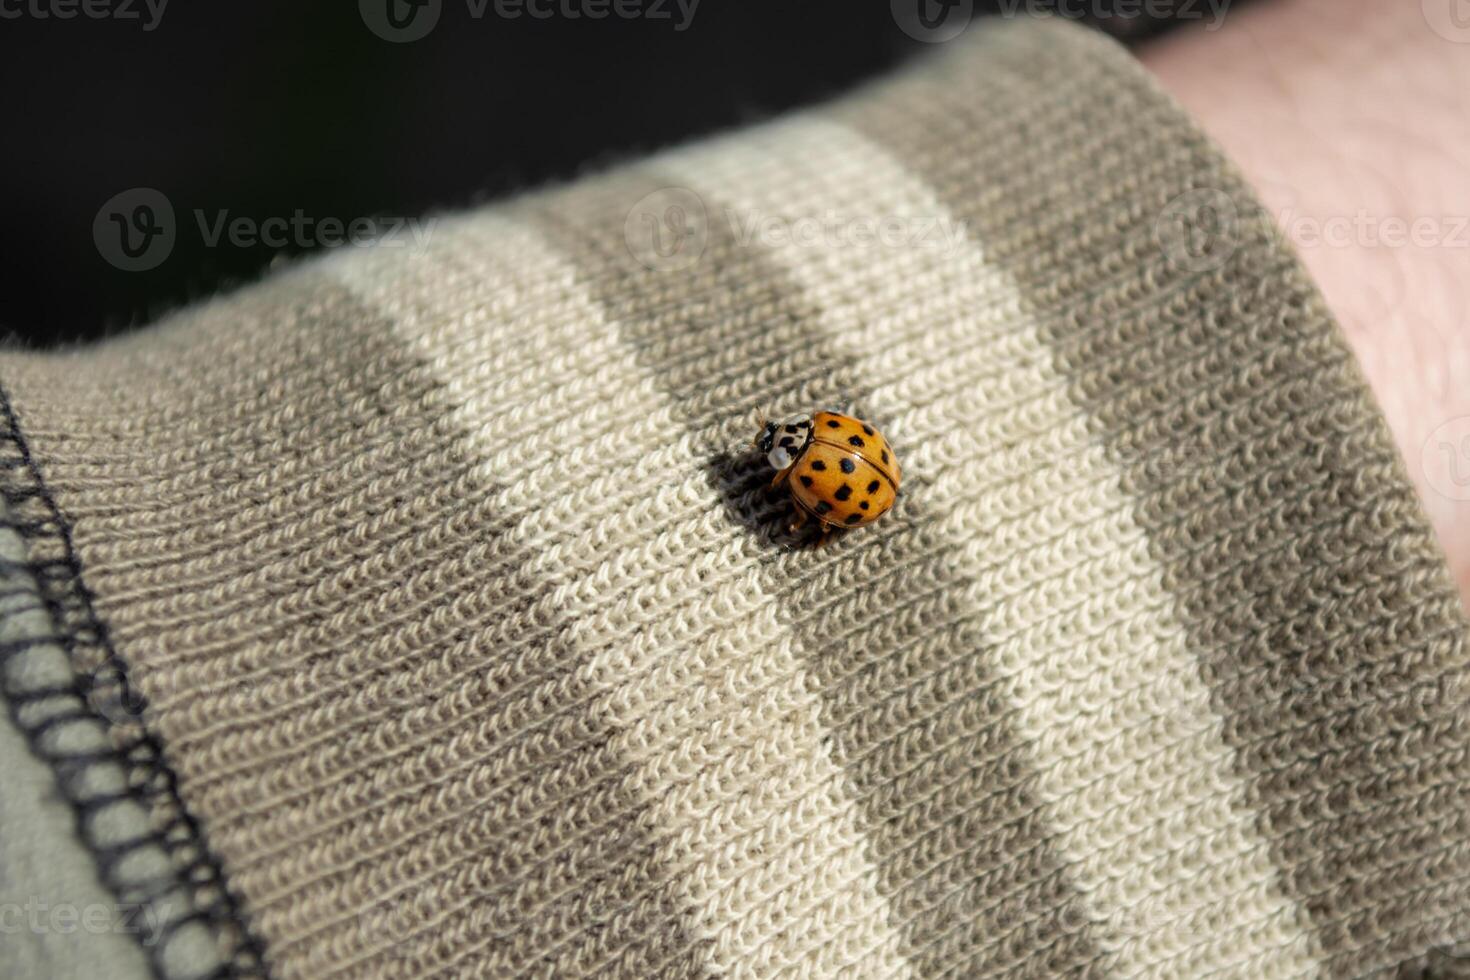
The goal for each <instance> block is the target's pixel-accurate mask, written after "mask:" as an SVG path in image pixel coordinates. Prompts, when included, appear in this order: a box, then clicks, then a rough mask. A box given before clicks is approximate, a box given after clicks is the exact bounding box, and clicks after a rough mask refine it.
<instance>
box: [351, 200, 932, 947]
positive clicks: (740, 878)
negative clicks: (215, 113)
mask: <svg viewBox="0 0 1470 980" xmlns="http://www.w3.org/2000/svg"><path fill="white" fill-rule="evenodd" d="M455 235H459V236H464V241H465V242H469V241H471V240H474V241H475V242H476V244H475V245H473V246H472V247H470V248H469V249H468V250H470V251H473V250H474V249H484V248H486V247H487V246H491V247H493V248H494V250H495V252H496V255H497V256H498V257H500V258H501V259H502V260H503V261H504V262H506V263H507V265H510V264H514V265H515V266H516V268H517V274H516V276H515V281H513V282H512V281H507V282H505V283H501V284H496V283H494V282H493V281H492V283H491V286H492V288H489V289H487V294H488V295H491V296H496V297H497V299H495V300H493V301H492V302H493V303H495V305H496V306H497V307H498V309H497V310H496V311H494V315H488V314H487V315H486V316H483V317H478V316H477V317H474V318H466V317H453V316H436V315H434V313H433V303H434V302H435V297H434V296H433V295H432V291H431V290H430V291H427V292H422V293H420V294H416V295H412V296H405V295H404V294H403V292H402V290H401V285H400V284H397V283H392V282H389V281H387V280H386V279H385V278H384V277H382V276H381V275H379V274H378V271H377V270H375V269H373V268H372V267H371V266H370V265H367V264H361V263H359V264H345V263H344V264H343V265H342V266H340V268H339V269H338V275H339V276H341V277H342V279H343V281H345V282H347V283H348V284H349V286H350V287H351V288H352V289H354V290H355V291H357V292H359V294H361V295H362V296H364V297H365V298H368V299H369V300H370V302H372V304H373V305H374V306H376V307H378V308H380V309H385V310H389V311H392V312H394V313H395V316H394V319H395V321H396V324H397V328H398V329H399V331H400V332H401V333H402V335H403V337H404V339H405V340H406V341H407V342H408V343H410V344H411V345H413V347H414V348H415V349H416V350H417V351H418V352H419V353H420V355H421V356H422V357H423V358H424V359H425V360H426V361H428V362H429V363H430V364H431V365H433V367H434V370H435V371H436V373H437V374H438V375H439V376H440V377H441V378H442V379H444V381H445V383H446V384H447V385H448V388H449V390H450V392H451V401H452V402H453V403H454V404H455V406H456V408H455V410H454V416H455V421H456V422H457V423H458V425H459V426H460V427H461V428H463V429H464V430H465V431H467V432H469V433H471V434H472V436H473V438H474V440H475V442H476V444H477V445H478V446H479V448H480V452H481V460H482V462H481V467H482V469H483V474H482V476H483V478H484V479H486V480H487V481H493V482H497V483H500V484H502V485H503V486H504V490H503V495H504V499H505V500H506V501H507V510H508V517H509V518H510V519H511V520H512V521H513V522H514V526H513V529H512V530H511V531H510V532H509V533H510V534H511V535H512V536H513V537H517V538H523V539H525V540H528V541H531V542H534V544H535V547H534V548H533V549H532V551H531V558H530V561H529V562H528V565H527V567H526V570H525V573H524V574H526V575H529V576H536V577H540V578H542V579H543V580H544V581H546V582H547V583H548V587H550V588H553V589H555V590H556V594H557V597H558V599H559V611H560V613H561V614H562V615H563V616H565V617H567V618H568V619H569V620H571V621H572V622H573V624H574V625H573V627H572V630H571V634H570V636H571V642H573V643H575V644H577V645H578V646H579V647H580V648H581V649H582V650H583V651H584V653H585V655H586V667H585V670H584V671H583V675H584V676H583V677H581V678H580V679H581V680H582V681H584V682H585V683H586V684H587V685H588V686H589V687H590V688H591V689H592V690H594V691H595V692H597V695H596V700H597V704H596V705H595V707H594V708H590V709H589V710H596V711H597V712H599V714H601V715H602V716H604V717H607V718H609V719H610V721H611V724H612V727H613V729H614V730H615V732H616V734H615V735H614V737H613V739H612V745H611V750H612V751H613V753H614V754H615V755H616V756H618V757H619V758H622V759H625V760H627V762H628V763H629V764H630V765H632V766H634V767H636V769H637V771H638V773H639V777H638V778H637V780H636V782H637V785H638V787H639V789H640V790H641V792H642V795H643V799H644V800H645V803H646V805H647V807H648V811H649V815H648V820H649V823H650V825H651V828H652V829H651V833H652V834H653V835H654V836H655V838H656V839H657V840H658V841H659V847H660V848H661V849H662V850H663V851H664V853H665V858H666V863H667V864H668V866H669V867H671V868H674V869H677V874H676V875H675V879H674V882H673V884H674V885H675V887H677V888H681V889H683V890H684V892H685V894H686V895H687V900H688V905H689V908H690V910H691V917H692V920H693V921H692V923H691V924H690V929H691V931H692V932H693V933H694V934H695V936H696V938H700V939H705V940H708V947H707V950H708V956H709V966H710V968H711V969H712V970H714V971H715V972H719V973H728V974H730V975H734V976H769V975H775V974H780V973H784V972H792V973H802V972H809V973H814V974H816V975H829V974H836V973H840V972H842V971H843V970H845V969H846V970H851V969H852V968H853V967H854V965H855V964H856V963H861V964H862V965H863V968H864V971H865V972H870V973H872V974H874V975H897V976H903V975H905V974H906V965H905V963H904V962H903V959H902V957H901V956H900V955H899V954H898V952H897V942H896V937H895V936H894V934H893V933H892V931H891V930H890V929H889V928H888V927H887V924H886V922H887V920H886V910H885V906H884V903H883V900H882V899H881V898H880V897H879V896H878V894H877V892H876V887H875V884H874V881H875V876H874V873H873V869H872V867H871V866H870V865H869V864H868V863H867V862H866V860H865V858H864V855H863V848H862V839H861V835H860V834H859V833H858V831H857V828H856V826H855V822H854V818H853V813H852V806H851V803H850V801H848V800H847V799H846V798H845V796H844V792H843V783H842V776H841V772H840V771H839V769H838V768H837V767H836V766H835V765H834V763H833V762H832V760H831V758H830V757H829V755H828V752H827V749H826V747H825V745H824V742H823V732H822V728H821V725H820V722H819V719H818V706H817V704H816V699H815V697H814V695H813V694H811V693H810V691H809V690H808V685H807V684H806V683H805V682H804V679H803V676H802V674H801V671H800V669H799V665H798V664H797V662H796V660H795V658H794V655H793V651H792V644H791V640H790V637H789V636H788V635H786V634H785V632H784V630H783V629H782V628H781V627H780V626H779V624H778V623H777V620H776V617H775V615H774V612H773V610H772V606H771V603H770V602H769V599H768V597H767V596H765V595H764V594H763V593H762V590H761V589H760V587H759V580H758V578H757V577H756V574H755V572H754V571H753V564H752V563H751V562H750V560H749V556H748V555H742V554H741V552H742V550H744V548H745V546H746V545H745V538H746V535H745V532H744V531H743V529H741V528H739V527H737V526H735V525H734V524H733V522H731V521H729V520H728V519H726V518H725V517H724V516H723V515H722V514H720V513H719V512H718V509H717V508H713V507H711V504H710V501H709V490H708V485H707V481H706V478H705V474H704V472H703V470H702V469H701V466H700V461H699V459H698V458H697V457H696V456H695V454H693V453H692V452H691V445H690V439H689V437H688V436H686V435H681V434H680V433H681V426H680V425H679V424H678V422H677V420H676V413H675V409H674V407H673V406H672V405H671V404H670V403H669V402H668V400H667V398H666V397H664V396H663V395H662V394H660V392H659V390H658V389H657V387H656V386H655V385H654V383H653V382H652V380H651V379H650V378H649V377H648V376H647V375H646V373H645V372H644V371H643V370H642V369H641V368H640V367H639V365H638V363H637V361H636V359H635V357H634V356H633V354H632V353H631V352H630V351H628V350H627V349H626V348H625V347H624V346H623V345H622V344H620V343H619V340H618V330H617V328H616V324H613V323H609V322H608V320H607V318H606V315H605V314H604V312H603V311H602V309H601V308H600V307H599V305H598V304H596V303H595V302H594V301H593V300H592V298H591V297H590V296H588V295H587V293H586V292H585V290H584V289H583V288H582V287H581V286H580V285H579V284H578V281H577V270H576V269H575V268H574V267H573V266H571V265H570V264H567V263H566V262H565V261H564V260H562V259H560V258H559V257H557V256H556V255H555V254H553V253H552V252H551V251H550V250H548V249H547V248H546V247H545V246H544V245H543V244H541V243H540V242H539V241H538V240H537V239H536V237H535V236H534V234H533V233H532V232H530V231H529V230H528V229H526V228H524V227H521V226H518V225H516V224H514V223H512V222H511V221H508V220H505V219H503V218H501V217H499V216H496V215H494V214H491V215H487V216H484V217H481V218H477V219H473V220H471V221H470V222H468V223H466V224H465V225H464V226H463V227H462V228H460V229H457V230H447V229H441V237H442V239H443V240H444V242H445V247H446V248H450V249H453V248H454V246H455V239H454V238H453V237H452V236H455ZM492 243H493V245H492ZM484 271H485V273H486V275H488V276H494V275H495V269H494V266H493V264H492V265H491V266H489V267H487V268H486V269H485V270H484ZM530 282H534V283H540V284H542V286H543V287H544V289H545V292H544V294H542V295H537V296H534V297H531V296H526V295H522V294H520V293H518V292H517V285H518V284H519V286H520V288H522V289H524V284H525V283H530ZM496 285H500V286H502V287H503V288H502V289H496V288H493V287H494V286H496ZM424 304H427V309H428V311H429V313H428V315H427V316H421V315H418V314H416V313H415V312H414V308H415V307H422V306H423V305H424ZM520 310H531V311H533V312H534V314H535V315H536V316H537V319H536V320H535V321H534V322H523V321H521V320H519V319H518V315H519V314H518V311H520ZM532 367H535V368H537V369H538V371H539V372H541V373H540V375H539V376H542V377H547V379H548V381H547V384H545V385H544V386H543V389H542V390H541V391H539V392H537V393H535V394H533V395H532V396H530V397H527V396H526V395H525V394H524V393H523V392H522V391H521V390H520V389H516V390H514V391H507V390H505V389H506V385H507V384H511V383H514V381H515V380H516V379H519V378H521V377H523V376H524V373H525V372H526V371H528V370H529V369H531V368H532ZM548 370H549V375H548V374H546V373H545V372H547V371H548ZM610 392H611V393H614V394H612V396H611V397H609V393H610ZM512 405H513V406H515V407H514V408H512V407H510V406H512ZM548 418H550V419H554V420H555V421H554V423H553V424H550V425H547V424H546V421H545V420H546V419H548ZM648 474H658V477H657V478H656V480H651V479H650V478H649V476H648ZM629 584H633V585H634V587H633V588H628V587H627V586H628V585H629ZM618 586H622V588H618ZM653 596H658V597H659V602H658V604H657V607H656V609H655V608H654V606H653V603H652V602H651V598H652V597H653ZM619 636H629V637H631V638H632V639H631V640H629V641H626V642H620V643H614V642H609V641H608V639H607V638H609V637H619Z"/></svg>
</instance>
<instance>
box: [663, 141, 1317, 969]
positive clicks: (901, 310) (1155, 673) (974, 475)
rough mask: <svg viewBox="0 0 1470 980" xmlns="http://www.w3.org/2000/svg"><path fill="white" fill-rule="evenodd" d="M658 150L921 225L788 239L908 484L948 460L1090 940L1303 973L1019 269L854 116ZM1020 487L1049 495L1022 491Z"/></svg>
mask: <svg viewBox="0 0 1470 980" xmlns="http://www.w3.org/2000/svg"><path fill="white" fill-rule="evenodd" d="M757 161H761V166H760V167H757V166H756V164H757ZM665 165H666V166H669V167H673V168H677V170H676V172H677V173H679V174H682V175H684V176H685V177H687V178H688V179H690V180H694V179H695V178H696V177H698V178H699V179H700V180H702V181H703V184H702V186H708V187H712V188H714V189H715V190H716V192H717V193H719V194H720V195H721V197H722V198H724V199H725V200H728V201H731V202H732V203H734V205H735V206H736V207H737V208H741V209H744V210H745V211H746V212H747V214H746V220H747V221H748V220H749V218H750V217H751V216H752V215H764V216H767V217H775V218H779V219H781V220H783V221H794V220H795V219H800V218H810V217H814V216H821V215H826V214H829V213H830V214H833V215H842V216H846V217H847V218H848V219H854V220H855V219H863V218H867V219H870V220H871V219H892V220H895V221H899V222H903V225H902V227H904V228H906V229H908V233H909V234H911V235H919V234H924V232H923V231H922V229H925V228H926V227H927V228H928V229H929V231H928V232H927V234H928V236H929V237H928V238H927V240H925V241H922V242H920V243H918V244H913V243H912V241H913V240H912V239H911V243H910V244H909V245H907V246H899V247H894V248H885V247H882V246H874V247H853V246H849V247H841V246H837V247H835V248H834V247H831V246H817V247H811V246H807V245H801V244H788V245H785V246H784V247H779V252H780V255H781V258H782V259H783V261H784V263H785V264H786V267H787V268H788V269H789V270H790V271H791V273H792V274H793V275H794V276H796V278H797V279H798V280H799V281H800V282H801V283H802V285H803V286H804V287H805V288H806V289H807V291H808V293H809V294H810V295H811V296H812V297H813V298H814V299H815V301H816V302H817V304H818V306H819V307H820V309H821V321H820V328H821V329H822V330H823V332H825V333H826V334H828V335H829V336H833V337H837V338H841V339H842V340H843V341H845V342H846V343H848V344H849V345H850V346H851V347H852V349H854V350H856V351H860V352H863V353H864V354H865V356H864V357H863V358H862V359H861V360H860V362H859V364H860V370H862V371H863V372H864V373H865V374H866V375H867V376H869V377H871V378H873V379H874V383H875V385H876V386H877V387H876V395H877V396H878V397H880V398H881V399H882V401H883V404H884V405H886V406H889V407H890V411H891V412H892V418H893V421H894V429H895V431H894V433H893V434H891V436H890V438H892V439H894V440H898V439H903V440H904V441H903V442H901V443H899V445H902V446H904V447H906V452H905V455H904V457H903V458H904V461H905V464H906V465H905V468H906V471H907V472H908V473H909V474H911V479H916V478H917V476H918V474H922V473H925V472H926V471H927V472H930V473H933V476H932V478H931V479H930V480H929V481H928V482H927V483H926V485H925V486H924V487H923V498H922V499H923V500H924V502H925V503H926V504H927V505H929V506H931V507H934V508H938V509H939V511H940V513H942V514H943V515H944V519H943V523H942V524H941V526H940V527H939V528H938V529H936V530H937V532H938V533H939V534H941V535H946V534H947V535H953V536H955V537H956V538H957V539H961V540H967V541H970V542H973V546H972V547H967V548H962V549H960V550H959V552H958V553H957V557H958V558H959V562H958V569H957V570H958V571H960V572H961V573H962V574H964V575H966V576H968V578H969V580H970V581H971V582H972V583H974V586H973V587H972V588H970V589H969V590H967V593H966V595H965V597H964V598H965V600H966V601H967V602H968V603H969V604H971V605H973V606H974V607H975V608H978V609H981V610H983V612H984V613H985V616H986V620H985V621H986V622H987V624H988V629H987V631H988V632H990V633H992V635H994V636H995V642H996V650H995V652H994V658H995V661H996V663H997V665H998V670H999V680H1000V684H999V686H1000V688H1001V690H1002V691H1004V694H1005V696H1006V698H1007V700H1008V701H1009V702H1010V703H1011V704H1013V705H1014V706H1015V719H1016V723H1017V724H1018V726H1019V728H1020V733H1021V735H1022V736H1023V737H1024V738H1026V739H1027V741H1028V742H1029V743H1030V744H1031V745H1032V746H1033V747H1034V751H1035V753H1036V756H1035V760H1034V763H1033V764H1034V766H1035V770H1036V773H1037V783H1038V786H1039V787H1040V792H1041V794H1042V798H1043V799H1044V800H1045V802H1046V804H1047V806H1048V809H1049V812H1050V822H1051V824H1052V826H1053V827H1054V828H1055V833H1056V840H1057V844H1058V846H1059V847H1060V848H1061V850H1062V852H1063V853H1064V854H1065V856H1066V860H1067V863H1068V866H1069V873H1071V874H1073V875H1075V876H1076V880H1077V881H1078V885H1079V887H1080V888H1081V889H1082V890H1083V892H1084V893H1085V894H1086V895H1087V899H1088V905H1089V907H1090V909H1091V911H1092V913H1093V914H1094V915H1095V916H1097V917H1098V918H1099V919H1100V920H1101V923H1102V925H1101V929H1100V931H1099V932H1098V933H1096V938H1097V941H1098V942H1099V943H1100V944H1101V945H1102V947H1103V949H1104V950H1105V951H1106V952H1107V953H1108V954H1110V955H1111V956H1112V958H1113V963H1114V965H1115V966H1116V967H1117V968H1118V969H1119V970H1120V972H1122V973H1124V974H1127V975H1143V974H1145V973H1155V974H1175V975H1185V976H1198V975H1203V974H1204V973H1206V972H1209V971H1211V970H1219V969H1221V968H1226V972H1231V973H1235V974H1238V975H1241V976H1255V977H1260V976H1303V975H1311V974H1312V973H1313V972H1314V968H1313V963H1312V960H1311V957H1310V950H1309V948H1308V943H1307V941H1306V935H1305V934H1304V932H1303V931H1302V929H1301V928H1300V926H1299V925H1298V924H1297V918H1298V916H1299V910H1298V909H1297V908H1296V907H1295V906H1294V905H1293V903H1291V902H1289V901H1287V900H1285V899H1283V897H1282V896H1281V895H1280V893H1279V891H1278V890H1277V889H1276V887H1275V884H1274V881H1273V868H1272V865H1271V862H1270V860H1269V855H1268V852H1267V850H1266V848H1265V846H1264V844H1263V842H1262V840H1261V839H1260V837H1259V836H1258V835H1257V834H1256V833H1255V830H1254V828H1253V826H1252V820H1253V819H1254V812H1253V811H1252V810H1251V808H1250V807H1249V806H1248V805H1247V803H1246V796H1245V787H1244V785H1243V784H1242V782H1241V781H1240V780H1239V779H1237V778H1236V777H1235V776H1234V774H1233V772H1232V769H1231V765H1232V761H1233V760H1232V758H1231V753H1230V751H1229V749H1228V748H1227V747H1226V745H1225V743H1224V741H1223V738H1222V734H1221V722H1220V719H1219V718H1218V717H1217V716H1215V715H1214V714H1213V713H1212V711H1211V709H1210V703H1209V695H1208V689H1207V688H1206V686H1205V685H1204V683H1203V681H1202V680H1201V679H1200V677H1199V675H1198V669H1197V666H1196V662H1195V659H1194V657H1193V656H1192V654H1191V652H1190V650H1189V648H1188V646H1187V643H1186V636H1185V633H1184V630H1183V628H1182V626H1181V625H1180V623H1179V620H1178V618H1177V616H1176V613H1175V609H1174V608H1173V603H1172V600H1171V597H1170V596H1169V594H1168V592H1167V591H1166V589H1165V588H1164V585H1163V581H1162V578H1163V571H1162V569H1161V568H1160V567H1159V566H1158V565H1157V563H1155V562H1154V561H1153V560H1152V559H1151V558H1150V555H1149V552H1148V541H1147V538H1146V537H1145V535H1144V534H1143V532H1142V531H1141V530H1140V528H1139V527H1138V525H1137V524H1136V523H1135V522H1134V521H1133V519H1132V515H1131V512H1130V506H1131V501H1130V500H1129V498H1128V496H1127V494H1126V493H1125V492H1124V490H1123V489H1122V486H1121V474H1120V472H1119V470H1118V468H1117V467H1116V466H1115V465H1114V464H1113V463H1112V462H1111V461H1110V460H1108V459H1107V458H1106V457H1105V455H1104V454H1103V452H1102V451H1101V449H1100V448H1099V447H1098V446H1097V444H1096V442H1095V441H1094V440H1093V438H1092V435H1091V429H1090V420H1089V419H1088V418H1087V416H1086V414H1085V412H1084V411H1083V410H1082V409H1081V408H1080V407H1079V406H1077V405H1076V404H1074V403H1073V401H1072V400H1071V398H1070V397H1069V392H1068V388H1067V379H1066V377H1065V376H1064V375H1062V374H1061V373H1060V372H1058V371H1057V370H1056V369H1055V368H1054V367H1053V366H1052V363H1051V352H1050V349H1049V348H1048V347H1047V344H1046V341H1045V338H1044V337H1043V336H1041V335H1040V333H1039V331H1038V329H1037V325H1036V322H1035V320H1034V318H1033V317H1032V316H1030V315H1029V314H1028V312H1027V308H1028V299H1027V297H1026V296H1025V295H1024V294H1023V292H1022V291H1021V290H1020V289H1019V287H1018V286H1017V284H1016V282H1015V281H1014V279H1012V278H1011V277H1010V276H1008V275H1007V274H1006V273H1005V272H1004V270H1002V269H999V268H996V267H993V266H990V265H987V263H986V262H985V259H984V256H983V253H982V251H981V248H980V247H977V246H976V245H975V244H974V243H972V242H971V241H969V240H968V239H967V238H966V237H965V235H964V230H963V228H962V227H960V226H959V225H958V223H957V222H956V219H955V217H954V216H953V215H952V214H951V213H950V212H949V211H948V209H947V208H946V207H945V206H944V205H943V204H942V203H941V202H940V201H939V200H938V199H937V198H936V197H935V196H934V194H933V193H932V192H931V191H930V190H929V189H928V188H927V187H925V186H924V185H923V184H922V183H921V182H920V181H919V180H918V179H916V178H915V177H914V176H913V175H911V174H910V173H909V172H908V171H906V170H905V169H904V168H903V167H902V166H901V165H900V164H899V163H897V162H896V161H894V160H893V159H892V158H891V157H889V156H888V155H887V154H886V153H885V152H883V151H881V150H880V149H878V147H876V146H875V145H873V144H872V143H870V142H868V141H867V140H865V139H863V138H862V137H859V136H857V135H856V134H855V133H854V132H852V131H850V130H848V129H845V128H843V127H841V126H837V125H833V124H829V123H826V122H823V121H819V120H815V119H804V120H799V121H795V122H792V123H788V124H785V125H781V126H777V127H767V128H765V129H763V130H761V131H760V132H759V136H758V138H757V137H756V135H755V134H749V133H747V134H744V135H743V136H742V138H741V139H740V140H738V141H735V140H731V141H727V142H725V143H722V144H719V145H717V146H712V147H708V148H706V149H704V150H703V151H699V152H691V153H684V154H681V155H679V156H678V157H677V158H676V159H675V160H673V161H670V162H668V163H667V164H665ZM773 170H774V173H773ZM755 174H759V175H760V179H758V180H757V179H753V176H752V175H755ZM839 269H840V270H841V274H834V273H837V272H838V270H839ZM1026 502H1034V503H1035V504H1036V505H1038V506H1031V507H1024V506H1023V507H1022V508H1017V507H1016V506H1015V504H1017V503H1020V504H1023V505H1024V504H1025V503H1026ZM1061 528H1065V529H1066V533H1065V535H1064V536H1063V537H1062V538H1061V539H1060V540H1059V538H1058V530H1059V529H1061ZM1226 949H1228V950H1229V952H1228V953H1225V952H1224V951H1225V950H1226Z"/></svg>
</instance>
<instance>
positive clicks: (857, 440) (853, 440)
mask: <svg viewBox="0 0 1470 980" xmlns="http://www.w3.org/2000/svg"><path fill="white" fill-rule="evenodd" d="M847 444H848V445H849V446H856V447H858V448H859V449H861V448H863V447H864V446H866V445H867V443H866V442H863V437H862V436H848V437H847Z"/></svg>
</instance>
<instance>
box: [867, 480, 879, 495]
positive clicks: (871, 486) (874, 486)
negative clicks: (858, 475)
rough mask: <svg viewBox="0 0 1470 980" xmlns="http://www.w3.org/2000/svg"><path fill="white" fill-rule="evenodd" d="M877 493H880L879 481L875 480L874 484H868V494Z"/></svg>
mask: <svg viewBox="0 0 1470 980" xmlns="http://www.w3.org/2000/svg"><path fill="white" fill-rule="evenodd" d="M877 492H878V481H877V480H874V481H873V482H872V483H869V484H868V493H877Z"/></svg>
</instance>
